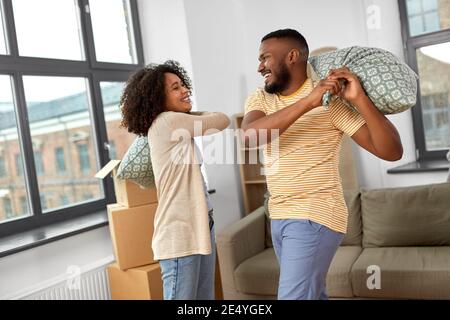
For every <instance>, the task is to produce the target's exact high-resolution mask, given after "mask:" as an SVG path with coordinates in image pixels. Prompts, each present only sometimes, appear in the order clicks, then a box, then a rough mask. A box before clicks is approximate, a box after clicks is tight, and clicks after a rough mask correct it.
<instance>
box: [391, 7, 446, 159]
mask: <svg viewBox="0 0 450 320" xmlns="http://www.w3.org/2000/svg"><path fill="white" fill-rule="evenodd" d="M406 1H407V0H398V6H399V12H400V24H401V32H402V42H403V51H404V54H405V59H406V62H407V63H408V65H409V66H410V67H411V69H413V70H414V71H415V72H416V73H417V74H418V65H417V56H416V50H417V49H419V48H421V47H426V46H430V45H435V44H440V43H444V42H449V41H450V29H445V30H439V31H434V32H429V33H424V34H419V35H416V36H410V32H409V31H410V30H409V22H408V13H407V8H406ZM419 81H420V80H419ZM411 111H412V119H413V129H414V140H415V143H416V157H417V160H438V159H445V156H446V153H447V152H448V149H444V150H433V151H428V150H427V149H426V140H425V130H424V125H423V114H422V100H421V93H420V86H419V85H418V87H417V103H416V105H415V106H414V107H413V108H412V109H411Z"/></svg>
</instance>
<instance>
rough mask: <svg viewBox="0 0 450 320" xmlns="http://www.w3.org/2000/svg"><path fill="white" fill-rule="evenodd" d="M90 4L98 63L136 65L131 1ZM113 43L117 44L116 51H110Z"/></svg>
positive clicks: (112, 0)
mask: <svg viewBox="0 0 450 320" xmlns="http://www.w3.org/2000/svg"><path fill="white" fill-rule="evenodd" d="M89 4H90V10H91V19H92V30H93V32H94V44H95V54H96V58H97V61H102V62H118V63H136V61H137V57H136V49H135V48H136V46H135V45H134V36H133V24H132V21H131V20H130V17H131V15H130V13H131V10H130V3H129V1H126V0H125V1H124V0H107V1H105V0H90V1H89ZM111 34H113V35H114V37H111ZM111 42H114V43H116V45H117V47H116V50H111V49H110V48H111Z"/></svg>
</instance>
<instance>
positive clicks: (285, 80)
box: [264, 62, 291, 94]
mask: <svg viewBox="0 0 450 320" xmlns="http://www.w3.org/2000/svg"><path fill="white" fill-rule="evenodd" d="M276 77H277V80H276V81H275V82H273V83H271V84H266V85H265V86H264V90H265V91H266V92H267V93H271V94H272V93H279V92H281V91H283V90H284V89H286V88H287V86H288V84H289V82H290V81H291V74H290V73H289V70H288V68H287V66H286V64H285V63H284V62H281V63H280V64H279V65H278V72H277V73H276Z"/></svg>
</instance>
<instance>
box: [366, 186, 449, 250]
mask: <svg viewBox="0 0 450 320" xmlns="http://www.w3.org/2000/svg"><path fill="white" fill-rule="evenodd" d="M361 207H362V222H363V247H397V246H434V245H450V183H442V184H432V185H425V186H414V187H402V188H386V189H375V190H364V189H363V190H362V195H361Z"/></svg>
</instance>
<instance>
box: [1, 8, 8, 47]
mask: <svg viewBox="0 0 450 320" xmlns="http://www.w3.org/2000/svg"><path fill="white" fill-rule="evenodd" d="M0 19H1V20H0V54H7V53H8V50H7V46H6V43H7V41H6V38H5V36H6V33H5V26H4V24H3V21H4V19H3V4H2V3H0Z"/></svg>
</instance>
